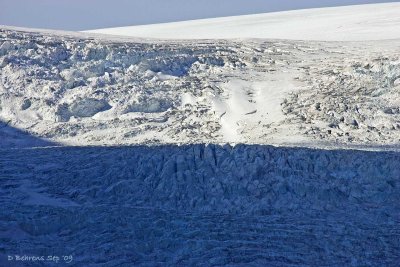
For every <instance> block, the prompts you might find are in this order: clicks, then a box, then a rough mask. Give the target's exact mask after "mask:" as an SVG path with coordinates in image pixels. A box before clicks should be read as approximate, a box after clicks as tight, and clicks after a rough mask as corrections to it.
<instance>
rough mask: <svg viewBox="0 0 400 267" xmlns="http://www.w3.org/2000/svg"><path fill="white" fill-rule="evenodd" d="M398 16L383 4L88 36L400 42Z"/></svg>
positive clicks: (396, 6) (396, 8) (393, 6)
mask: <svg viewBox="0 0 400 267" xmlns="http://www.w3.org/2000/svg"><path fill="white" fill-rule="evenodd" d="M399 13H400V3H383V4H369V5H356V6H341V7H330V8H315V9H304V10H294V11H284V12H276V13H265V14H257V15H246V16H235V17H223V18H212V19H202V20H193V21H183V22H173V23H163V24H153V25H143V26H131V27H119V28H106V29H98V30H91V31H88V32H92V33H101V34H111V35H120V36H134V37H144V38H160V39H232V38H268V39H294V40H319V41H363V40H383V39H395V38H398V37H399V36H400V17H399V15H398V14H399Z"/></svg>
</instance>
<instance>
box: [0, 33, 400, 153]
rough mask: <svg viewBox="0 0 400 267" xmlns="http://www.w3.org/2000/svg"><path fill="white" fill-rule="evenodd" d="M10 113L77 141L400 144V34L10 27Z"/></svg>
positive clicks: (6, 103)
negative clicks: (303, 36) (165, 37)
mask: <svg viewBox="0 0 400 267" xmlns="http://www.w3.org/2000/svg"><path fill="white" fill-rule="evenodd" d="M0 44H1V49H0V60H1V61H2V62H3V63H2V65H1V68H0V80H1V83H0V119H1V120H2V121H4V122H7V123H8V124H9V125H10V126H12V127H15V128H19V129H24V130H25V131H27V132H29V133H31V134H33V135H36V136H39V137H41V138H46V139H48V140H52V141H53V142H57V143H63V144H72V145H88V144H90V145H105V144H106V145H121V144H124V145H129V144H144V143H145V144H150V143H152V144H165V143H175V144H176V143H181V144H187V143H220V144H221V143H226V142H230V143H249V144H252V143H253V144H277V145H282V144H286V145H297V146H316V145H318V144H320V145H321V146H327V147H337V146H338V145H343V146H347V145H354V146H363V147H365V146H367V147H368V146H381V145H386V146H392V147H393V146H397V144H398V140H399V138H400V134H399V130H398V129H399V128H400V125H399V123H398V121H399V116H400V115H399V114H400V112H399V109H398V106H399V103H398V102H399V101H398V100H397V99H398V95H399V92H400V91H399V90H400V78H399V77H400V63H399V62H400V54H399V49H398V48H399V47H400V42H399V41H398V40H391V41H375V42H363V43H358V42H353V43H350V42H310V41H284V40H281V41H274V40H230V41H227V40H201V41H198V42H192V41H157V40H135V39H127V40H124V39H120V38H115V39H113V38H111V37H109V39H104V37H101V38H100V37H98V36H90V35H88V34H72V35H71V34H70V35H67V34H66V33H45V32H28V31H23V30H19V31H17V30H13V29H8V28H4V29H1V30H0Z"/></svg>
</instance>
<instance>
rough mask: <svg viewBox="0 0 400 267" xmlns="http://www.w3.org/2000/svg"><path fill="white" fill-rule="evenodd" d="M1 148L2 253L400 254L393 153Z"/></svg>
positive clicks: (150, 260) (332, 261)
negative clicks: (399, 252)
mask: <svg viewBox="0 0 400 267" xmlns="http://www.w3.org/2000/svg"><path fill="white" fill-rule="evenodd" d="M1 155H2V156H1V157H0V176H1V179H0V183H1V186H0V188H1V200H0V204H1V206H2V209H1V212H0V214H1V215H0V218H1V220H0V240H1V242H0V245H1V247H0V252H1V253H0V254H3V255H8V254H12V255H13V254H17V255H18V253H21V254H28V255H30V253H31V254H33V255H37V254H38V253H39V254H40V255H42V254H43V255H61V254H63V253H64V254H65V253H67V254H68V255H69V254H72V255H74V256H73V257H74V261H73V262H72V263H71V266H83V265H84V266H133V265H134V266H222V265H224V266H260V265H268V266H310V265H329V266H334V265H346V266H377V265H380V266H396V264H397V263H398V260H399V254H398V251H399V249H400V205H399V203H400V189H399V188H400V187H399V183H400V181H399V177H400V166H399V164H400V163H399V162H400V154H399V153H398V152H391V151H387V152H384V151H357V150H323V149H307V148H291V147H273V146H266V145H244V144H243V145H236V146H231V145H228V144H227V145H212V144H210V145H201V144H198V145H195V144H194V145H182V146H177V145H161V146H145V145H136V146H122V147H121V146H117V147H42V148H25V149H3V150H1ZM3 264H4V262H3ZM26 266H42V265H40V264H39V265H34V264H33V265H29V264H28V265H26ZM43 266H44V265H43ZM46 266H49V265H46ZM50 266H51V265H50ZM55 266H56V265H55Z"/></svg>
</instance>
